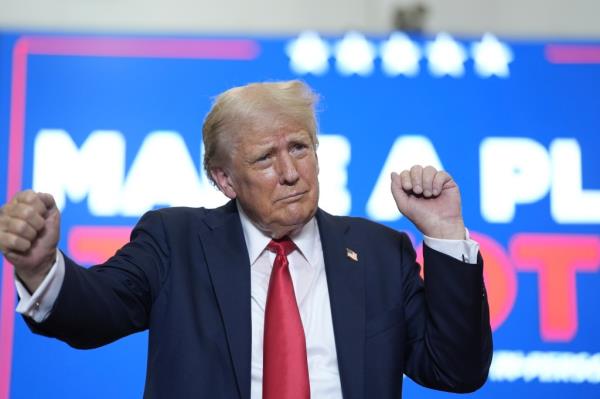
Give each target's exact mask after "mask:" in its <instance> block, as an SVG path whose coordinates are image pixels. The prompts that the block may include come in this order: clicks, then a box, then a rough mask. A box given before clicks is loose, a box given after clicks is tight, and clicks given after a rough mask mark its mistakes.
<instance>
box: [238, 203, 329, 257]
mask: <svg viewBox="0 0 600 399" xmlns="http://www.w3.org/2000/svg"><path fill="white" fill-rule="evenodd" d="M236 205H237V208H238V212H239V215H240V221H241V222H242V230H243V232H244V238H245V240H246V247H247V249H248V257H249V259H250V265H254V263H255V262H256V260H257V259H258V257H259V256H260V255H261V254H262V253H263V251H264V250H265V248H266V247H267V245H268V244H269V242H270V241H271V237H269V236H268V235H266V234H265V233H264V232H263V231H262V230H260V229H259V228H258V227H256V225H255V224H254V223H253V222H252V221H251V220H250V218H249V217H248V215H246V212H244V210H243V209H242V207H241V206H240V204H239V202H237V201H236ZM290 239H291V240H292V241H293V242H294V244H295V245H296V247H297V248H298V250H299V251H300V253H301V254H302V256H304V258H305V259H306V260H307V262H308V263H309V265H311V266H313V265H314V264H315V248H316V245H318V244H319V243H320V242H321V239H320V236H319V229H318V227H317V220H316V218H315V217H314V216H313V217H312V218H311V219H310V220H309V221H308V223H306V224H305V225H304V226H302V228H301V229H300V230H298V231H296V232H294V234H292V235H290Z"/></svg>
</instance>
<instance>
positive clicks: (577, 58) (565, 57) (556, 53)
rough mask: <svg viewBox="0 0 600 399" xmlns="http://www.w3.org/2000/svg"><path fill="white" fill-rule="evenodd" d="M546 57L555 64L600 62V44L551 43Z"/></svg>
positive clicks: (547, 47) (546, 49)
mask: <svg viewBox="0 0 600 399" xmlns="http://www.w3.org/2000/svg"><path fill="white" fill-rule="evenodd" d="M545 53H546V59H547V60H548V62H551V63H553V64H600V46H598V45H563V44H549V45H547V46H546V48H545Z"/></svg>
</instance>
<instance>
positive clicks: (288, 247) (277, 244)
mask: <svg viewBox="0 0 600 399" xmlns="http://www.w3.org/2000/svg"><path fill="white" fill-rule="evenodd" d="M267 249H268V250H269V251H271V252H275V254H276V255H283V256H288V255H289V254H290V253H292V251H293V250H294V249H296V244H294V242H293V241H292V240H290V238H289V237H288V236H285V237H282V238H280V239H278V240H275V239H273V240H271V242H269V244H268V245H267Z"/></svg>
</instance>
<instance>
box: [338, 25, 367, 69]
mask: <svg viewBox="0 0 600 399" xmlns="http://www.w3.org/2000/svg"><path fill="white" fill-rule="evenodd" d="M335 57H336V66H337V69H338V71H339V72H340V73H341V74H342V75H352V74H354V73H355V74H357V75H361V76H367V75H370V74H371V73H372V72H373V60H374V59H375V46H373V44H371V43H370V42H369V41H368V40H367V39H365V37H364V36H363V35H361V34H360V33H358V32H348V33H346V35H344V38H343V39H342V40H340V41H339V42H338V43H337V44H336V46H335Z"/></svg>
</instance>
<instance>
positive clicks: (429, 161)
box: [367, 136, 443, 221]
mask: <svg viewBox="0 0 600 399" xmlns="http://www.w3.org/2000/svg"><path fill="white" fill-rule="evenodd" d="M413 165H431V166H433V167H434V168H437V169H443V167H442V162H441V161H440V159H439V157H438V155H437V152H436V151H435V148H434V147H433V144H432V143H431V141H430V140H429V139H428V138H427V137H425V136H400V137H398V138H397V139H396V141H395V142H394V145H393V146H392V149H391V150H390V153H389V155H388V157H387V159H386V161H385V164H384V166H383V169H382V170H381V173H380V174H379V178H378V179H377V182H376V183H375V188H374V189H373V192H372V193H371V196H370V197H369V201H368V202H367V215H369V217H370V218H372V219H375V220H379V221H394V220H398V219H400V218H401V217H402V215H401V214H400V212H399V211H398V208H397V207H396V203H395V202H394V198H393V197H392V193H391V188H390V187H391V178H390V175H391V174H392V172H394V171H395V172H400V171H402V170H404V169H409V168H410V167H411V166H413Z"/></svg>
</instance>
